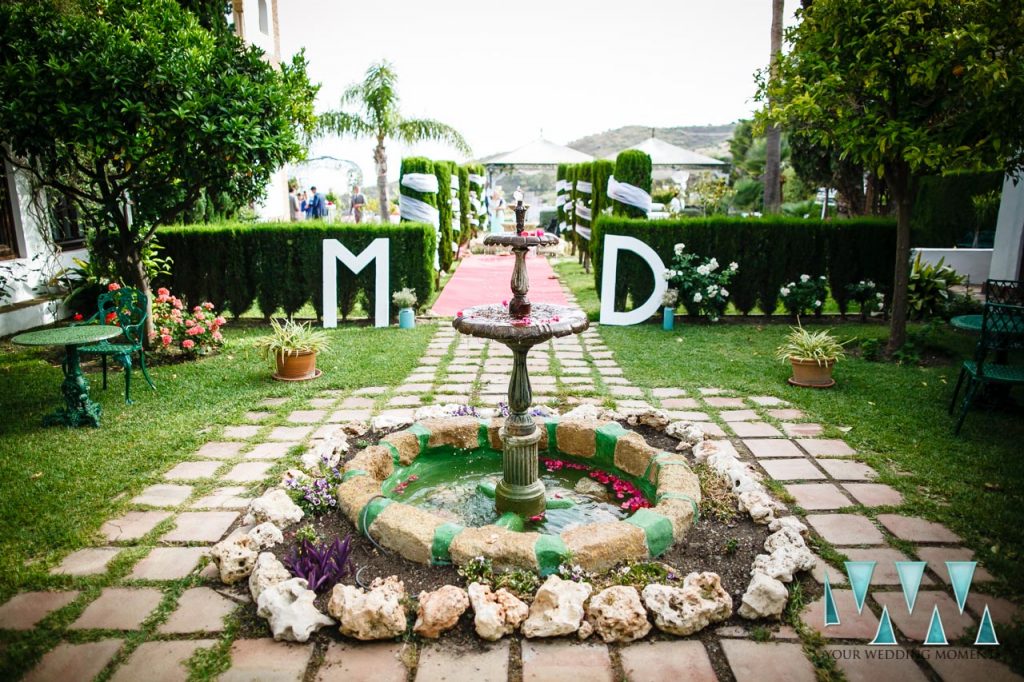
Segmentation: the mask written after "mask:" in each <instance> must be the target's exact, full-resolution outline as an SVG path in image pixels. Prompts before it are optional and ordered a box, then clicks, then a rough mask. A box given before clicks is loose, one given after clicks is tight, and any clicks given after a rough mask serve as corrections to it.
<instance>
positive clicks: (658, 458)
mask: <svg viewBox="0 0 1024 682" xmlns="http://www.w3.org/2000/svg"><path fill="white" fill-rule="evenodd" d="M675 456H676V455H673V454H672V453H671V452H659V453H658V454H656V455H655V456H654V457H651V460H650V461H649V462H647V468H646V469H645V470H644V475H643V478H644V479H645V480H648V481H649V480H650V478H648V475H649V474H650V473H651V467H653V466H654V465H658V469H661V467H670V466H685V467H689V466H690V465H689V464H687V463H686V462H666V461H665V459H667V458H668V457H675ZM655 480H657V479H655Z"/></svg>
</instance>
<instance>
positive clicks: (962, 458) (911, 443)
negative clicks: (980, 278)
mask: <svg viewBox="0 0 1024 682" xmlns="http://www.w3.org/2000/svg"><path fill="white" fill-rule="evenodd" d="M556 269H557V271H558V272H559V275H561V276H562V278H563V281H565V282H566V283H567V284H569V285H570V286H571V287H572V288H573V290H574V292H575V293H576V296H577V297H578V299H579V302H580V305H581V306H582V307H583V308H584V309H585V310H587V311H588V312H589V313H592V314H594V316H595V317H596V311H597V308H598V302H597V296H596V292H595V291H594V287H593V278H592V277H591V276H590V275H586V274H584V273H583V270H582V268H581V267H580V266H578V265H577V264H576V263H575V262H563V263H560V264H558V265H557V266H556ZM808 327H811V328H817V327H818V325H812V324H809V325H808ZM787 331H788V326H787V325H785V324H756V323H753V322H752V323H750V324H731V323H719V324H716V325H712V324H683V325H677V327H676V330H675V331H674V332H664V331H662V330H661V327H660V324H659V325H653V324H651V325H640V326H634V327H602V328H601V335H602V336H603V337H604V338H605V340H606V341H607V343H608V346H609V347H610V348H611V349H612V350H613V351H614V352H615V359H616V360H617V361H618V362H619V364H620V365H621V366H622V368H623V369H624V370H625V372H626V375H627V376H628V377H629V378H630V379H631V380H632V381H634V382H635V383H637V384H638V385H640V386H644V387H657V386H679V387H682V388H685V389H691V390H694V389H697V388H699V387H711V386H714V387H720V388H727V389H732V390H736V391H740V392H742V393H744V394H747V395H774V396H778V397H780V398H784V399H785V400H788V401H790V402H791V403H793V404H794V405H795V406H797V407H799V408H801V409H803V410H805V411H806V412H807V414H808V415H809V416H810V418H811V419H812V420H820V422H821V423H822V424H823V425H826V426H828V427H829V430H828V431H827V434H828V435H831V436H832V437H837V438H838V437H841V438H844V439H845V440H846V441H847V442H848V443H849V444H850V445H851V446H852V447H854V448H856V449H857V450H858V451H859V452H860V453H861V457H860V459H862V460H863V461H865V462H866V463H868V464H870V465H871V466H873V467H875V468H876V469H877V470H878V471H879V472H880V476H881V478H880V481H881V482H883V483H888V484H889V485H892V486H893V487H895V488H897V489H899V490H900V491H901V492H902V493H903V495H904V498H905V504H904V505H903V507H901V508H900V511H901V512H903V513H907V514H912V515H921V516H925V517H927V518H930V519H933V520H935V521H940V522H942V523H945V524H947V525H948V526H949V527H950V528H951V529H952V530H953V531H955V532H956V533H958V534H960V535H961V536H962V537H963V538H964V540H965V541H966V542H967V544H969V545H970V546H971V547H972V548H973V549H974V550H975V551H976V552H977V555H978V559H979V560H980V561H982V562H983V563H984V564H985V565H986V566H987V567H988V568H989V569H991V570H992V571H993V572H994V573H996V574H997V575H998V576H999V577H1001V578H1003V579H1004V581H1003V582H1002V583H1001V585H1000V587H1001V591H1004V592H1008V593H1016V595H1017V596H1021V594H1022V593H1021V588H1020V585H1022V584H1024V563H1022V559H1024V523H1021V522H1022V520H1024V515H1022V513H1021V509H1022V505H1024V457H1022V454H1024V448H1022V446H1021V443H1022V442H1024V418H1022V411H1021V409H1020V408H1019V407H1018V408H1017V409H1016V411H986V410H984V409H982V408H977V407H976V408H975V409H973V410H972V411H971V413H970V414H969V415H968V417H967V421H966V423H965V425H964V429H963V431H962V432H961V435H960V436H959V437H955V436H953V433H952V424H953V419H952V417H950V416H948V415H947V414H946V406H947V405H948V403H949V399H950V396H951V394H952V390H953V385H954V384H955V382H956V378H957V374H958V372H959V359H960V358H964V357H967V356H968V355H969V354H970V352H971V350H972V348H973V344H974V341H975V339H974V337H972V336H970V335H967V334H964V333H961V332H956V331H955V330H953V329H951V328H949V327H943V328H940V329H939V330H938V331H936V332H935V333H934V334H933V335H932V337H931V338H930V341H929V347H930V349H933V350H935V351H936V352H937V353H940V354H943V355H945V356H946V357H948V362H943V363H940V364H933V365H931V366H927V367H919V366H899V365H895V364H890V363H879V362H868V361H865V360H862V359H860V358H856V357H851V358H849V359H847V360H846V361H844V362H841V363H840V364H839V365H838V366H837V369H836V372H835V377H836V380H837V382H838V384H837V386H836V387H835V388H834V389H831V390H824V391H823V390H811V389H800V388H795V387H791V386H789V385H788V384H786V378H787V377H788V376H789V372H790V370H789V368H788V367H787V366H785V365H783V364H781V363H779V362H778V361H777V360H775V357H774V351H775V348H776V347H777V346H778V345H780V343H781V341H782V338H783V336H784V335H785V333H786V332H787ZM887 331H888V329H887V327H885V326H882V325H880V324H854V323H847V324H840V325H837V326H836V327H835V332H836V334H837V335H838V336H839V337H841V338H849V337H857V339H858V341H856V342H854V344H852V346H853V347H854V348H855V347H856V344H857V343H858V342H859V341H860V340H865V339H871V338H883V337H885V336H886V335H887ZM1014 397H1015V398H1016V399H1017V402H1018V404H1020V403H1022V402H1024V392H1021V391H1019V390H1018V391H1015V396H1014ZM840 426H842V427H849V428H850V430H849V432H841V431H839V430H838V429H837V428H836V427H840ZM884 511H889V510H884ZM868 513H869V515H870V514H874V513H877V510H874V511H869V512H868Z"/></svg>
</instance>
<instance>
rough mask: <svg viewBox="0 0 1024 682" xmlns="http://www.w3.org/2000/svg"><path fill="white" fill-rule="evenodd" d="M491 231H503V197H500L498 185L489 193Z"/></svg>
mask: <svg viewBox="0 0 1024 682" xmlns="http://www.w3.org/2000/svg"><path fill="white" fill-rule="evenodd" d="M489 208H490V220H491V232H492V233H496V234H500V233H502V232H504V231H505V226H504V222H505V199H504V198H503V197H502V191H501V188H500V187H495V188H494V192H492V193H491V205H490V207H489Z"/></svg>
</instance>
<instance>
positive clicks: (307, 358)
mask: <svg viewBox="0 0 1024 682" xmlns="http://www.w3.org/2000/svg"><path fill="white" fill-rule="evenodd" d="M270 327H271V334H270V336H267V337H264V338H262V339H259V340H258V341H257V342H256V347H257V348H259V349H260V351H262V353H263V355H264V356H265V357H266V358H267V359H270V360H273V361H274V363H275V366H276V367H277V372H276V373H274V375H273V377H274V378H275V379H277V380H278V381H306V380H308V379H315V378H317V377H318V376H320V375H321V374H322V373H323V372H321V371H320V370H319V369H317V366H316V356H317V354H318V353H320V352H321V351H323V350H324V349H326V348H327V346H328V345H329V342H328V337H327V333H326V332H324V331H323V330H321V329H313V326H312V325H311V324H310V323H309V322H304V323H303V322H296V321H295V320H291V319H289V320H285V321H284V323H281V322H280V321H278V320H275V319H271V320H270Z"/></svg>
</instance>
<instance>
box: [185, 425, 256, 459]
mask: <svg viewBox="0 0 1024 682" xmlns="http://www.w3.org/2000/svg"><path fill="white" fill-rule="evenodd" d="M229 428H231V427H229ZM242 428H255V429H257V430H258V429H259V428H260V427H258V426H256V427H242ZM246 437H248V436H246ZM243 447H245V443H238V442H232V441H215V442H212V443H206V444H204V445H203V446H202V447H201V448H199V449H198V450H196V453H195V456H196V457H208V458H210V459H229V458H231V457H234V456H235V455H237V454H238V453H239V452H241V451H242V448H243Z"/></svg>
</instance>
